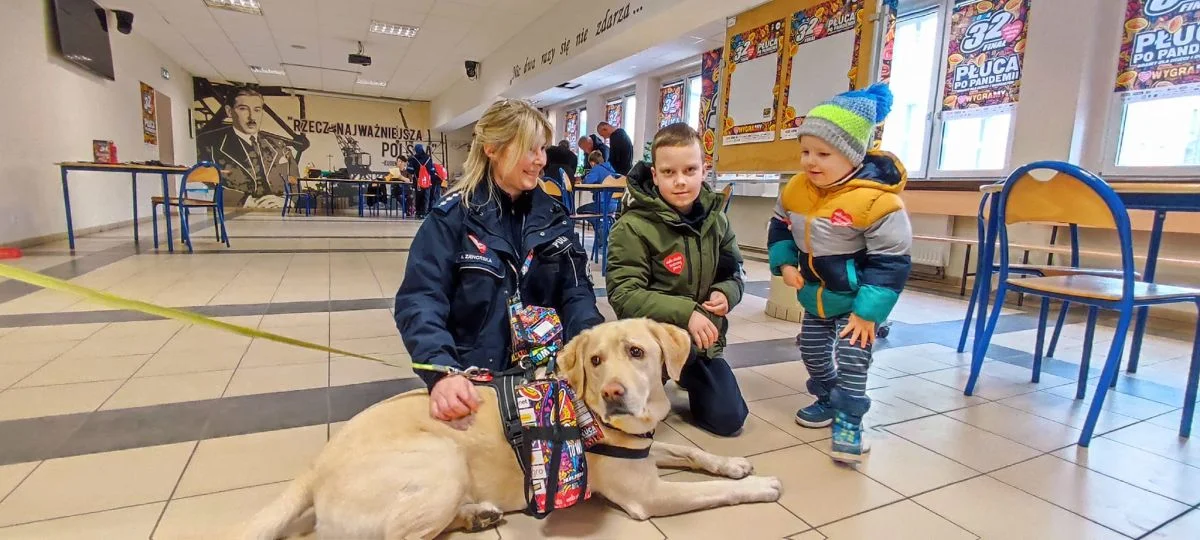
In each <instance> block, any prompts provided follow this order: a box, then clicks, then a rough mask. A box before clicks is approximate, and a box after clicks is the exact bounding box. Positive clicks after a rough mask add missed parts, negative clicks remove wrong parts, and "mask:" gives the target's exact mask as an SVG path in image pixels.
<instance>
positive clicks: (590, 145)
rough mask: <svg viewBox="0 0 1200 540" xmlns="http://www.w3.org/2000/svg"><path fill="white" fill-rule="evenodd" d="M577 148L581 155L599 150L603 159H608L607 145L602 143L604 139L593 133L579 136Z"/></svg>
mask: <svg viewBox="0 0 1200 540" xmlns="http://www.w3.org/2000/svg"><path fill="white" fill-rule="evenodd" d="M579 150H580V151H582V152H583V155H585V156H586V155H589V154H591V153H592V152H596V151H599V152H600V155H602V156H604V161H608V145H607V144H604V140H602V139H601V138H600V137H597V136H596V135H595V134H592V135H584V136H583V137H580V138H579Z"/></svg>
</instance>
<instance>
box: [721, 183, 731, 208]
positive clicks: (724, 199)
mask: <svg viewBox="0 0 1200 540" xmlns="http://www.w3.org/2000/svg"><path fill="white" fill-rule="evenodd" d="M732 199H733V184H725V187H724V188H722V189H721V211H722V212H726V213H728V212H729V202H730V201H731V200H732Z"/></svg>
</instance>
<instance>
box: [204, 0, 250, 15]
mask: <svg viewBox="0 0 1200 540" xmlns="http://www.w3.org/2000/svg"><path fill="white" fill-rule="evenodd" d="M204 3H205V4H208V7H212V8H217V9H228V10H230V11H238V12H241V13H249V14H251V15H262V4H259V3H258V0H204Z"/></svg>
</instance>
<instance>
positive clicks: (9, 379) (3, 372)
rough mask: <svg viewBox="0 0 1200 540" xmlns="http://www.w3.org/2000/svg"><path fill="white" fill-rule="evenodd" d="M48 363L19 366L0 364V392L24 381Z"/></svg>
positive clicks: (41, 362)
mask: <svg viewBox="0 0 1200 540" xmlns="http://www.w3.org/2000/svg"><path fill="white" fill-rule="evenodd" d="M47 363H48V361H45V360H43V361H40V362H25V363H21V364H0V390H3V389H5V388H8V387H9V386H12V384H13V383H15V382H17V381H19V380H21V379H24V378H25V377H27V376H28V375H29V374H30V373H33V372H35V371H37V370H38V369H40V368H41V367H42V366H44V365H46V364H47Z"/></svg>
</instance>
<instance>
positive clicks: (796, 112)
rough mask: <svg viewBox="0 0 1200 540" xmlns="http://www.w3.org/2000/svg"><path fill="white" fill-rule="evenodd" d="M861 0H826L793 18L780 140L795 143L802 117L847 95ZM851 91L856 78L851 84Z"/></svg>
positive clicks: (854, 54) (785, 72) (785, 65)
mask: <svg viewBox="0 0 1200 540" xmlns="http://www.w3.org/2000/svg"><path fill="white" fill-rule="evenodd" d="M862 8H863V0H827V1H826V2H822V3H820V4H817V5H815V6H813V7H810V8H808V9H805V10H801V11H798V12H796V13H794V14H792V19H791V25H790V26H791V38H790V39H788V47H787V53H786V54H787V58H786V59H785V60H784V70H785V71H784V80H786V81H788V85H787V87H785V88H784V90H783V98H784V103H785V106H784V108H783V115H782V116H783V118H782V122H781V123H780V127H782V128H783V130H782V132H781V133H780V138H781V139H795V138H796V134H797V133H798V132H799V129H800V124H801V123H803V122H804V117H803V116H802V115H804V114H805V113H807V112H808V111H809V110H810V109H812V108H813V107H816V106H817V105H819V104H820V103H821V102H822V101H825V100H827V99H829V97H830V96H833V95H836V94H840V93H842V92H845V91H846V79H845V78H843V77H845V76H846V75H847V74H848V73H851V72H853V71H856V65H855V64H856V62H855V59H856V57H857V54H856V53H857V51H856V50H855V45H856V44H857V43H856V35H857V34H858V33H859V32H856V31H855V29H856V28H857V27H858V15H859V12H860V11H861V10H862ZM850 84H851V86H853V84H854V81H853V78H852V79H851V81H850Z"/></svg>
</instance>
